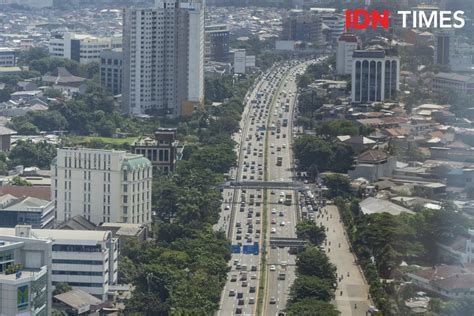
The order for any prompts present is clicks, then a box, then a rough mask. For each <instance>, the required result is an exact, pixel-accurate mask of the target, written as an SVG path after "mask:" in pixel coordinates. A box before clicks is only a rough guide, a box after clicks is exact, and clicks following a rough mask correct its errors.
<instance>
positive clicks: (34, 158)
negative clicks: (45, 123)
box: [8, 141, 56, 169]
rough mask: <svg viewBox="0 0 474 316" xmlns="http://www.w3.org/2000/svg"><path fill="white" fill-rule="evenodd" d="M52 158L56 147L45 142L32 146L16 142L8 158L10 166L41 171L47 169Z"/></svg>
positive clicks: (54, 155)
mask: <svg viewBox="0 0 474 316" xmlns="http://www.w3.org/2000/svg"><path fill="white" fill-rule="evenodd" d="M54 157H56V147H54V146H53V145H51V144H49V143H47V142H40V143H35V144H33V143H30V142H26V141H18V143H17V144H16V146H15V147H13V149H12V150H11V151H10V154H9V156H8V158H10V162H11V165H12V166H18V165H23V166H25V167H32V166H36V167H38V168H42V169H49V168H50V165H51V161H52V160H53V158H54Z"/></svg>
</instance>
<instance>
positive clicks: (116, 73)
mask: <svg viewBox="0 0 474 316" xmlns="http://www.w3.org/2000/svg"><path fill="white" fill-rule="evenodd" d="M122 57H123V56H122V49H113V50H103V51H102V52H101V53H100V83H101V85H102V87H104V88H105V89H107V90H108V91H109V92H110V93H112V94H113V95H117V94H121V93H122Z"/></svg>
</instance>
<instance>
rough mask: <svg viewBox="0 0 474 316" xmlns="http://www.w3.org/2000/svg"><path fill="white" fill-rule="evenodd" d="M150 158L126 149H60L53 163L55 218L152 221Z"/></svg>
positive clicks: (52, 183)
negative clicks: (78, 217) (80, 217)
mask: <svg viewBox="0 0 474 316" xmlns="http://www.w3.org/2000/svg"><path fill="white" fill-rule="evenodd" d="M151 182H152V165H151V162H150V161H149V160H148V159H146V158H145V157H143V156H141V155H135V154H129V153H127V152H125V151H115V150H99V149H88V148H63V149H58V154H57V156H56V158H55V159H54V160H53V162H52V165H51V193H52V199H53V200H54V201H55V202H56V220H57V221H58V222H64V221H67V220H69V219H71V218H72V217H74V216H77V215H82V216H84V218H86V219H87V220H89V221H91V222H92V223H94V224H96V225H97V224H99V223H102V222H119V223H135V224H142V223H143V224H148V223H151Z"/></svg>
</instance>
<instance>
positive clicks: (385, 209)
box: [359, 197, 415, 215]
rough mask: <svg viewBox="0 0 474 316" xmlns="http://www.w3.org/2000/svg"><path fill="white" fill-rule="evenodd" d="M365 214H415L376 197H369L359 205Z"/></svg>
mask: <svg viewBox="0 0 474 316" xmlns="http://www.w3.org/2000/svg"><path fill="white" fill-rule="evenodd" d="M359 206H360V210H361V212H362V213H363V214H366V215H367V214H377V213H389V214H391V215H400V214H401V213H408V214H415V213H414V212H412V211H410V210H409V209H407V208H405V207H403V206H400V205H397V204H395V203H392V202H390V201H388V200H382V199H378V198H375V197H368V198H366V199H365V200H363V201H361V202H360V203H359Z"/></svg>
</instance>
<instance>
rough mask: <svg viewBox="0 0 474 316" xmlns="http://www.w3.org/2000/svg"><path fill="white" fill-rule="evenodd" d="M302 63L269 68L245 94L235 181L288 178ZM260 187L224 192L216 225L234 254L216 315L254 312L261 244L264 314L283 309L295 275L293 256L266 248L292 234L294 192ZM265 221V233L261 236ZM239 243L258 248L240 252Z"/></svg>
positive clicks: (243, 245) (242, 248) (289, 176)
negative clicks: (297, 80) (264, 253)
mask: <svg viewBox="0 0 474 316" xmlns="http://www.w3.org/2000/svg"><path fill="white" fill-rule="evenodd" d="M307 65H308V63H304V64H301V63H299V62H291V64H290V63H285V64H283V65H279V66H278V67H273V68H272V69H270V70H269V71H268V72H267V73H264V74H262V75H261V76H260V78H259V79H260V80H258V81H257V83H256V84H255V86H254V88H253V90H252V91H251V92H250V93H249V94H248V95H247V98H246V107H245V110H244V113H243V115H242V120H241V124H240V128H241V132H240V133H237V134H235V135H234V140H235V141H236V142H237V143H238V144H239V145H238V146H237V148H236V150H237V151H238V165H237V167H236V168H235V170H234V171H233V172H232V176H233V177H234V179H235V180H236V181H257V182H258V181H261V182H264V181H266V180H268V181H292V180H293V173H292V160H291V154H292V153H291V140H292V119H291V116H292V112H293V107H294V103H295V98H296V83H295V75H296V73H297V72H299V71H301V72H302V71H303V69H304V67H306V66H307ZM285 120H286V122H284V121H285ZM277 157H281V160H282V162H281V166H277ZM264 191H265V189H262V188H252V189H245V188H226V189H224V191H223V205H222V213H221V214H222V215H221V217H220V220H219V222H218V224H216V226H215V229H221V230H223V231H225V232H226V233H227V236H228V238H229V239H230V240H231V243H232V245H233V252H234V253H233V254H232V259H231V261H230V272H229V274H228V278H227V283H226V285H225V287H224V290H223V292H222V295H221V302H220V308H219V310H218V312H217V313H216V314H217V315H240V314H241V315H255V314H256V312H257V305H258V297H259V293H258V292H259V282H260V279H261V277H262V271H261V263H262V259H263V258H262V256H261V254H262V253H261V249H262V246H263V245H264V244H265V245H266V246H267V250H268V252H267V257H266V258H265V259H266V263H267V264H266V265H265V266H264V269H265V270H266V273H267V274H266V275H267V276H268V278H267V279H266V282H265V284H264V285H265V292H264V293H261V294H263V295H262V297H263V298H264V300H263V306H262V309H261V310H262V312H263V314H264V315H277V314H278V313H279V312H280V311H282V310H283V309H284V308H285V304H286V300H287V299H288V293H289V288H290V286H291V284H292V282H293V281H294V278H295V266H294V263H295V256H293V255H290V254H288V248H281V249H280V248H277V249H271V248H270V247H269V246H268V241H269V237H270V236H275V237H295V225H296V222H297V208H296V196H295V192H293V191H291V190H286V191H277V190H266V192H264ZM287 194H291V205H284V202H285V200H286V199H287V198H288V197H287ZM265 196H266V197H267V199H266V201H265V200H264V198H265ZM265 202H266V203H265ZM265 215H266V221H265V220H264V217H265ZM265 222H266V223H267V226H266V230H267V235H266V240H262V239H263V236H264V235H263V232H264V227H263V225H264V223H265ZM239 247H240V249H239ZM244 248H247V250H248V251H252V250H256V249H259V250H260V252H259V253H258V254H254V253H244ZM282 273H284V280H283V274H282ZM279 275H280V279H282V280H279V277H278V276H279Z"/></svg>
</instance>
